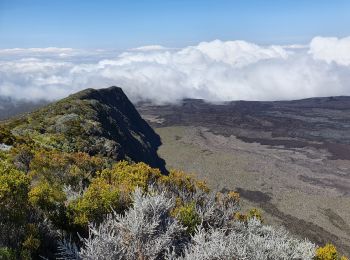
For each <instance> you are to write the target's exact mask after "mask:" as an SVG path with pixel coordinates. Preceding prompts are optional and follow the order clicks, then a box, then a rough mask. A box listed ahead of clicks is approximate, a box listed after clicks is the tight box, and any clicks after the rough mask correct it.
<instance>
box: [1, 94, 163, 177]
mask: <svg viewBox="0 0 350 260" xmlns="http://www.w3.org/2000/svg"><path fill="white" fill-rule="evenodd" d="M5 127H6V128H8V129H9V130H10V131H11V132H12V134H14V135H15V136H26V137H29V138H31V139H32V140H33V141H34V142H35V143H36V144H39V145H40V146H43V147H49V148H53V149H59V150H62V151H66V152H76V151H81V152H87V153H89V154H90V155H97V154H98V155H101V156H104V157H108V158H111V159H112V160H123V159H125V160H132V161H134V162H140V161H143V162H145V163H147V164H149V165H151V166H152V167H157V168H159V169H161V170H162V171H163V172H165V171H166V170H165V162H164V161H163V160H162V159H160V158H159V157H158V155H157V149H158V146H159V145H160V144H161V142H160V138H159V136H158V135H157V134H156V133H155V132H154V131H153V129H152V128H151V127H150V126H149V125H148V124H147V123H146V122H145V121H144V120H143V119H142V118H141V116H140V115H139V113H138V112H137V111H136V109H135V107H134V106H133V104H132V103H131V102H130V101H129V99H128V98H127V96H126V95H125V94H124V92H123V91H122V89H121V88H118V87H110V88H107V89H100V90H94V89H86V90H83V91H81V92H78V93H76V94H73V95H70V96H69V97H67V98H65V99H62V100H60V101H58V102H56V103H53V104H50V105H47V106H45V107H43V108H41V109H39V110H37V111H34V112H32V113H30V114H27V115H24V116H21V117H19V118H16V119H11V120H8V121H7V122H6V123H5Z"/></svg>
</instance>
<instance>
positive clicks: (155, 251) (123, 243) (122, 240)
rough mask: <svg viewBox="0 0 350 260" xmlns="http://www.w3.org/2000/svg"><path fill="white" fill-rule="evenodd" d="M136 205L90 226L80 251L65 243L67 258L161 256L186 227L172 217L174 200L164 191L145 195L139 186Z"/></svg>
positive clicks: (135, 198)
mask: <svg viewBox="0 0 350 260" xmlns="http://www.w3.org/2000/svg"><path fill="white" fill-rule="evenodd" d="M132 200H133V201H134V203H133V207H132V208H130V209H129V210H128V211H126V212H125V214H124V215H118V214H116V213H113V214H111V215H108V216H107V217H106V218H105V220H104V221H103V222H102V223H101V225H99V226H96V225H93V224H91V225H90V226H89V229H90V232H89V237H88V238H86V239H84V240H83V242H84V246H83V247H82V248H81V249H80V251H78V250H77V249H76V247H75V246H72V245H69V243H67V242H66V243H64V244H62V245H61V248H60V249H61V253H60V256H61V257H62V258H63V259H91V260H92V259H96V260H98V259H130V260H131V259H132V260H134V259H156V258H157V259H159V258H160V257H162V256H163V255H164V254H165V253H166V250H167V249H169V248H170V247H172V246H174V245H175V242H177V240H178V237H179V235H180V233H181V232H183V230H184V229H183V228H182V227H181V225H179V223H178V222H177V221H176V220H175V219H173V218H171V216H170V210H171V208H172V206H173V200H169V199H168V198H167V197H165V196H164V194H159V195H158V194H153V195H150V194H143V193H142V191H141V189H139V188H138V189H136V190H135V192H134V193H133V195H132Z"/></svg>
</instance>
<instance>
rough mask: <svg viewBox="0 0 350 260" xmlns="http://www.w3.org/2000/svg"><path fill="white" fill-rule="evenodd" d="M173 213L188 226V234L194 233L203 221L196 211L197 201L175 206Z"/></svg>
mask: <svg viewBox="0 0 350 260" xmlns="http://www.w3.org/2000/svg"><path fill="white" fill-rule="evenodd" d="M172 215H173V216H174V217H176V218H177V219H178V220H179V221H180V223H181V224H182V225H183V226H185V227H186V228H187V229H186V231H187V232H188V234H193V233H194V231H195V230H196V227H197V226H198V225H199V224H200V223H201V219H200V217H199V215H198V213H197V212H196V205H195V202H191V203H188V204H185V205H180V206H178V207H175V208H174V209H173V211H172Z"/></svg>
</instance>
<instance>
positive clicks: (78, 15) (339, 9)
mask: <svg viewBox="0 0 350 260" xmlns="http://www.w3.org/2000/svg"><path fill="white" fill-rule="evenodd" d="M349 25H350V1H348V0H333V1H330V0H329V1H326V0H304V1H301V0H279V1H277V0H275V1H272V0H259V1H258V0H241V1H239V0H236V1H235V0H198V1H195V0H172V1H171V0H147V1H146V0H139V1H136V0H134V1H132V0H125V1H122V0H121V1H117V0H115V1H108V0H95V1H91V0H51V1H49V0H0V48H16V47H21V48H26V47H48V46H55V47H73V48H113V49H121V50H122V49H126V48H132V47H137V46H143V45H151V44H159V45H164V46H169V47H183V46H188V45H192V44H196V43H198V42H201V41H210V40H214V39H220V40H237V39H239V40H246V41H250V42H255V43H258V44H289V43H307V42H309V41H310V39H312V38H313V37H314V36H317V35H320V36H336V37H344V36H348V35H350V26H349Z"/></svg>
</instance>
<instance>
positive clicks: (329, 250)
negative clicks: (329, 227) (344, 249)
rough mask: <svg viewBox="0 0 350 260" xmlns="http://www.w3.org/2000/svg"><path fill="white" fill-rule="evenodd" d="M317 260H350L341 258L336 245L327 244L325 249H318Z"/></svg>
mask: <svg viewBox="0 0 350 260" xmlns="http://www.w3.org/2000/svg"><path fill="white" fill-rule="evenodd" d="M315 260H348V258H347V257H345V256H340V255H339V254H338V252H337V248H336V247H335V246H334V245H332V244H327V245H325V246H324V247H318V248H317V249H316V257H315Z"/></svg>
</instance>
